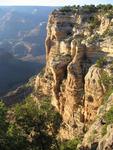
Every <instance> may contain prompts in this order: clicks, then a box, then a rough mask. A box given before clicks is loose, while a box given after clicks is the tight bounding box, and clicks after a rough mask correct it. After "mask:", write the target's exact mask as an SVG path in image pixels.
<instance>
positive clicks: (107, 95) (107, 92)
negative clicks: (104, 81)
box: [104, 87, 113, 101]
mask: <svg viewBox="0 0 113 150" xmlns="http://www.w3.org/2000/svg"><path fill="white" fill-rule="evenodd" d="M112 93H113V88H112V87H110V88H109V89H108V90H107V91H106V93H105V95H104V101H107V100H108V98H109V96H110V95H111V94H112Z"/></svg>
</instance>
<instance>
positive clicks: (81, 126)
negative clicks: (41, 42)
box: [35, 10, 113, 150]
mask: <svg viewBox="0 0 113 150" xmlns="http://www.w3.org/2000/svg"><path fill="white" fill-rule="evenodd" d="M95 17H96V21H97V23H96V24H95V26H94V25H92V24H93V23H94V22H93V21H91V18H93V20H94V19H95ZM108 29H109V30H110V31H113V19H112V18H109V17H107V16H106V15H102V14H101V13H90V14H87V13H84V14H81V13H80V12H79V11H77V12H76V13H73V12H71V11H69V12H68V13H67V12H63V11H61V10H55V11H54V12H53V13H52V14H51V15H50V16H49V21H48V25H47V37H46V41H45V47H46V67H45V68H44V70H43V71H42V72H41V73H40V74H39V75H38V76H37V78H36V82H35V90H36V91H37V90H40V91H41V92H42V93H43V94H45V95H49V96H51V97H52V100H51V103H52V105H53V106H54V107H55V108H56V110H57V111H58V112H60V114H61V115H62V119H63V122H62V126H61V128H60V131H59V137H60V138H61V139H71V138H74V137H75V136H78V137H79V136H81V137H83V136H84V132H85V129H86V128H87V127H88V128H89V127H90V126H91V124H92V123H93V122H94V120H95V119H96V116H97V114H98V109H99V108H100V106H101V105H102V104H103V101H104V95H105V93H106V91H107V86H106V85H105V84H104V83H103V82H102V80H101V79H102V77H103V74H104V73H105V72H106V73H107V74H108V76H112V75H113V71H112V68H113V64H112V60H113V40H112V38H111V36H110V35H108V34H106V32H107V30H108ZM105 58H106V59H105ZM99 59H100V62H99V61H98V60H99ZM101 59H102V60H101ZM104 59H105V60H104ZM86 143H87V142H85V139H84V142H83V145H85V144H86ZM99 150H100V149H99Z"/></svg>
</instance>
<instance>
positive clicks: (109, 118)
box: [103, 106, 113, 125]
mask: <svg viewBox="0 0 113 150" xmlns="http://www.w3.org/2000/svg"><path fill="white" fill-rule="evenodd" d="M103 118H104V120H105V122H106V125H109V124H112V123H113V106H112V107H111V108H110V109H109V111H108V112H107V113H105V115H104V116H103Z"/></svg>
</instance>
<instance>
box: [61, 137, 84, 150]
mask: <svg viewBox="0 0 113 150" xmlns="http://www.w3.org/2000/svg"><path fill="white" fill-rule="evenodd" d="M80 143H81V140H80V139H79V138H75V139H72V140H68V141H64V142H63V143H62V144H61V146H60V150H76V148H77V145H78V144H80Z"/></svg>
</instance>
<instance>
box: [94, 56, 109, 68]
mask: <svg viewBox="0 0 113 150" xmlns="http://www.w3.org/2000/svg"><path fill="white" fill-rule="evenodd" d="M106 63H107V59H106V58H105V57H101V58H100V59H98V60H97V62H96V66H97V67H99V68H101V67H103V66H104V65H105V64H106Z"/></svg>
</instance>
